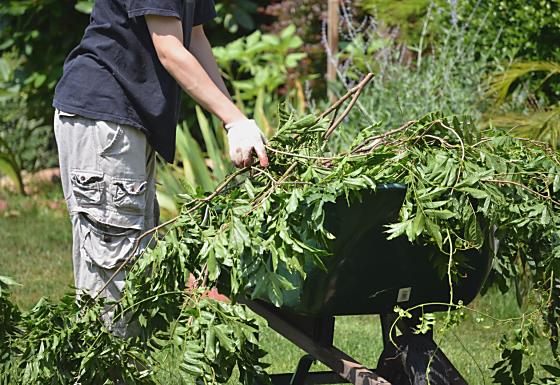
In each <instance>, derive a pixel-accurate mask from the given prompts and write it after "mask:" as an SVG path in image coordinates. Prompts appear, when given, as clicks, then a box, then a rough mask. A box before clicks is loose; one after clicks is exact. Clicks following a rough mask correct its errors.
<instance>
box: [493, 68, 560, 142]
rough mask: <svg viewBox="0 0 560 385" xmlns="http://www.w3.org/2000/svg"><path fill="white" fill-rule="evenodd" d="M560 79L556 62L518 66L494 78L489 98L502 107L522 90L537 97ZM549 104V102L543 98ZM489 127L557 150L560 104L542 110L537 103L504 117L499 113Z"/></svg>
mask: <svg viewBox="0 0 560 385" xmlns="http://www.w3.org/2000/svg"><path fill="white" fill-rule="evenodd" d="M535 74H539V75H540V76H539V78H538V81H537V82H536V83H537V84H535V81H532V82H531V81H530V82H528V84H529V85H528V86H527V85H526V84H527V81H528V80H531V77H532V75H535ZM559 78H560V64H559V63H556V62H539V61H537V62H530V61H529V62H516V63H513V64H512V65H511V66H510V67H509V68H508V69H506V70H505V71H503V72H497V73H495V74H493V75H492V76H491V81H490V84H489V87H488V95H489V96H490V97H493V98H495V99H496V102H497V104H498V106H500V105H502V104H503V103H504V102H505V101H506V99H507V98H508V96H510V95H511V94H512V92H515V90H516V89H519V88H521V87H519V86H518V85H519V84H521V85H523V86H524V87H523V88H531V89H532V90H531V93H537V92H538V91H539V89H540V88H542V87H543V86H544V85H546V84H547V83H549V82H552V81H553V80H555V79H559ZM543 99H544V100H545V102H546V101H547V100H548V99H547V98H543ZM487 115H488V118H487V122H488V124H492V125H495V126H497V127H501V128H506V129H510V130H512V131H513V132H514V133H516V134H517V135H521V136H524V137H527V138H533V139H537V140H540V141H544V142H548V143H550V145H551V146H553V147H554V148H556V147H558V146H559V145H560V103H557V104H553V105H550V106H544V107H540V106H539V105H538V102H535V103H533V106H532V108H529V109H527V111H524V112H520V111H515V110H514V111H509V112H506V113H502V112H500V111H499V110H498V111H496V109H493V110H490V112H489V113H488V114H487Z"/></svg>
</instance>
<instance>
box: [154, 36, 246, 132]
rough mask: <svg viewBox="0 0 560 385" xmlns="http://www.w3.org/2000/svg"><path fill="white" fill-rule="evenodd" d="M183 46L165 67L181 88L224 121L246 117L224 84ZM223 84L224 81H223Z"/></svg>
mask: <svg viewBox="0 0 560 385" xmlns="http://www.w3.org/2000/svg"><path fill="white" fill-rule="evenodd" d="M181 48H182V47H177V49H175V50H172V52H173V53H171V54H169V56H168V57H167V58H166V60H162V64H163V66H164V67H165V69H166V70H167V71H168V72H169V73H170V74H171V76H173V77H174V78H175V80H177V82H178V83H179V85H180V86H181V88H182V89H183V90H184V91H185V92H186V93H188V94H189V95H190V96H191V97H192V98H193V99H194V100H196V102H197V103H199V104H200V105H201V106H202V107H204V108H205V109H207V110H208V111H210V112H211V113H213V114H214V115H216V116H217V117H218V118H220V119H221V120H222V121H223V122H224V123H226V124H227V123H231V122H234V121H238V120H242V119H246V117H245V115H244V114H243V113H242V112H241V111H240V110H239V108H237V106H236V105H235V104H234V103H233V102H232V101H231V99H230V97H229V93H227V89H226V88H225V84H224V85H223V88H224V89H225V92H224V90H222V89H220V88H219V87H218V85H217V84H216V82H215V81H214V80H213V79H212V78H211V77H210V75H209V74H208V73H207V72H206V71H205V69H204V68H203V67H202V65H201V64H200V63H199V62H198V60H197V59H196V57H194V55H193V54H191V53H190V52H188V51H187V50H185V49H181ZM221 83H222V84H223V81H222V82H221Z"/></svg>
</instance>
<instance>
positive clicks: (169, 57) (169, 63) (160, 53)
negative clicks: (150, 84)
mask: <svg viewBox="0 0 560 385" xmlns="http://www.w3.org/2000/svg"><path fill="white" fill-rule="evenodd" d="M156 53H157V57H158V59H159V62H160V63H161V65H162V66H163V68H165V69H166V70H167V71H168V72H171V73H172V72H173V70H174V68H175V62H176V60H175V59H174V55H173V52H171V49H170V48H159V49H156Z"/></svg>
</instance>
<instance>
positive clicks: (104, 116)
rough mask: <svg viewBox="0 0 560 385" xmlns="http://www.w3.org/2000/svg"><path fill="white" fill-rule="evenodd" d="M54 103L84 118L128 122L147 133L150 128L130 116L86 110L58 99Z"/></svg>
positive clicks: (57, 106) (65, 110)
mask: <svg viewBox="0 0 560 385" xmlns="http://www.w3.org/2000/svg"><path fill="white" fill-rule="evenodd" d="M52 105H53V107H54V108H56V109H58V110H59V111H63V112H67V113H70V114H76V115H79V116H83V117H84V118H88V119H94V120H104V121H108V122H113V123H117V124H126V125H129V126H133V127H136V128H138V129H140V130H141V131H142V132H144V133H145V134H148V130H147V129H146V127H144V126H143V125H142V124H141V123H138V122H137V121H134V120H132V119H129V118H125V117H122V116H118V115H113V114H108V113H106V112H96V111H89V110H86V109H83V108H78V107H73V106H69V105H67V104H64V103H60V102H57V101H54V102H53V104H52Z"/></svg>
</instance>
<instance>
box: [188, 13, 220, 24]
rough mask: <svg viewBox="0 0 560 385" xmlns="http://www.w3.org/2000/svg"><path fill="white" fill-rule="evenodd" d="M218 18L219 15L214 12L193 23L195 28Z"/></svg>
mask: <svg viewBox="0 0 560 385" xmlns="http://www.w3.org/2000/svg"><path fill="white" fill-rule="evenodd" d="M216 16H218V14H217V13H216V11H214V12H212V13H211V14H209V15H207V16H206V17H201V18H200V19H197V20H194V21H193V27H196V26H199V25H202V24H206V23H209V22H211V21H212V20H214V19H215V18H216Z"/></svg>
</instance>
